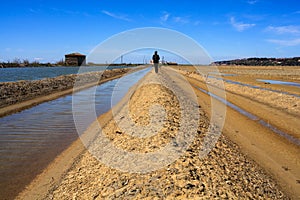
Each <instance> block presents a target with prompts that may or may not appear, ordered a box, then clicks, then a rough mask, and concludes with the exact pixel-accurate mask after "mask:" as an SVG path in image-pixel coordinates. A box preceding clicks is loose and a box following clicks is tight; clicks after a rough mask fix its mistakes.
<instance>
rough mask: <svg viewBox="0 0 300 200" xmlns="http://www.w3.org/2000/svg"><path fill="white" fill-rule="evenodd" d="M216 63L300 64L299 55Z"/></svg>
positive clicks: (218, 62) (249, 64)
mask: <svg viewBox="0 0 300 200" xmlns="http://www.w3.org/2000/svg"><path fill="white" fill-rule="evenodd" d="M214 64H216V65H245V66H300V57H294V58H244V59H235V60H227V61H217V62H214Z"/></svg>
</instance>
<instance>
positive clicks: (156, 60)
mask: <svg viewBox="0 0 300 200" xmlns="http://www.w3.org/2000/svg"><path fill="white" fill-rule="evenodd" d="M159 59H160V57H159V55H158V54H154V55H153V56H152V60H153V63H158V62H159Z"/></svg>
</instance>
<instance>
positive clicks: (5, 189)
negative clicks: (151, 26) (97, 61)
mask: <svg viewBox="0 0 300 200" xmlns="http://www.w3.org/2000/svg"><path fill="white" fill-rule="evenodd" d="M149 70H150V69H149V68H147V69H144V70H140V71H137V72H134V73H132V74H129V75H127V76H126V77H128V78H127V79H126V80H128V81H126V82H123V84H122V87H118V88H115V85H116V84H117V82H118V80H119V79H115V80H112V81H109V82H106V83H103V84H101V85H100V86H94V87H91V88H88V89H86V90H82V91H80V92H77V93H76V96H77V97H78V99H80V102H81V103H82V104H84V103H85V102H86V101H87V100H88V99H89V98H90V96H88V95H86V94H89V93H90V90H95V89H96V95H95V108H96V113H97V116H99V115H101V114H102V113H104V112H107V111H108V110H109V109H110V108H111V96H112V92H114V93H115V94H114V97H115V98H116V99H114V103H117V101H118V100H120V99H121V98H122V97H123V95H124V94H125V93H126V91H128V89H129V88H130V87H131V86H132V85H134V84H135V83H136V82H137V81H138V80H139V79H141V78H142V77H143V76H144V75H145V74H146V73H147V72H149ZM116 93H117V94H116ZM94 120H95V118H87V119H86V121H85V122H84V123H83V124H82V127H81V128H82V130H85V129H86V128H87V126H88V125H89V124H91V123H92V122H93V121H94ZM78 134H80V133H78ZM78 134H77V131H76V128H75V124H74V120H73V113H72V95H67V96H64V97H61V98H58V99H56V100H53V101H49V102H45V103H42V104H39V105H37V106H35V107H32V108H30V109H27V110H23V111H21V112H19V113H15V114H12V115H9V116H6V117H3V118H0V199H2V198H5V199H6V198H8V197H9V198H8V199H10V198H13V196H14V195H17V193H18V192H20V190H21V189H22V188H23V187H24V186H25V185H26V184H28V183H29V182H30V181H31V180H32V179H33V178H34V177H35V176H36V175H37V174H38V173H40V172H41V170H42V169H44V168H45V167H46V166H47V165H48V164H49V163H50V162H51V161H52V160H53V159H54V158H55V157H56V156H57V155H58V154H59V153H61V152H62V151H63V150H64V149H66V148H67V147H68V146H69V145H70V144H71V143H72V142H73V141H74V140H76V139H77V138H78Z"/></svg>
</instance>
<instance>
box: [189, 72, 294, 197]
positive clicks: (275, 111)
mask: <svg viewBox="0 0 300 200" xmlns="http://www.w3.org/2000/svg"><path fill="white" fill-rule="evenodd" d="M187 78H188V80H189V81H190V82H191V83H192V84H194V85H196V86H198V87H200V88H203V89H205V90H207V85H206V84H205V83H204V81H203V80H199V79H198V80H197V79H195V78H190V77H187ZM195 92H196V93H197V94H198V95H199V96H201V101H199V102H201V103H200V104H201V105H202V107H203V108H204V109H205V110H206V112H207V113H210V112H211V102H210V101H211V98H210V97H209V96H208V95H205V94H204V93H203V92H200V91H199V90H197V89H196V88H195ZM226 99H227V101H229V102H231V103H233V104H235V105H237V106H239V107H240V108H242V109H244V110H246V111H247V112H250V113H252V114H254V115H256V116H258V117H259V118H260V119H263V120H264V121H266V122H268V123H270V124H272V125H274V126H275V127H276V128H278V129H279V130H282V131H284V132H286V133H288V134H289V135H291V136H293V137H294V138H297V139H299V138H300V135H299V134H300V132H299V130H300V125H299V122H298V121H299V117H298V115H296V114H290V113H289V112H286V111H285V110H284V109H279V108H276V107H272V106H270V104H269V103H268V102H266V103H262V102H261V101H255V100H253V99H249V98H248V97H247V95H245V96H244V95H242V94H241V92H239V91H236V92H231V91H230V92H229V91H227V92H226ZM224 134H225V135H226V136H227V137H228V138H229V139H230V140H232V141H233V142H235V143H237V144H238V145H239V147H240V148H241V149H242V152H244V153H245V154H247V155H248V156H249V157H251V158H252V159H254V160H255V161H256V162H257V163H259V165H261V166H262V167H263V168H264V169H265V170H266V171H268V173H270V174H271V175H272V176H273V177H274V178H275V179H276V180H277V181H278V182H279V183H280V185H281V186H282V187H283V188H284V190H285V191H286V192H287V193H288V194H289V195H290V196H291V197H293V199H298V198H300V183H299V180H300V170H299V169H300V156H299V155H300V148H299V146H298V145H295V144H292V143H291V142H289V141H288V140H287V139H285V138H283V137H281V136H279V135H277V134H276V133H274V132H273V131H271V130H270V129H268V128H266V127H263V126H262V125H261V124H259V122H258V121H255V120H254V121H253V120H251V119H249V118H247V117H245V116H243V115H242V114H240V113H238V112H237V111H234V110H233V109H231V108H228V110H227V114H226V123H225V126H224Z"/></svg>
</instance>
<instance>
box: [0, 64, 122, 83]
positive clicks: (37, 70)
mask: <svg viewBox="0 0 300 200" xmlns="http://www.w3.org/2000/svg"><path fill="white" fill-rule="evenodd" d="M124 67H126V66H109V67H107V66H83V67H81V69H80V72H81V73H85V72H95V71H103V70H105V69H106V68H109V69H115V68H124ZM78 70H79V67H23V68H0V82H12V81H19V80H40V79H43V78H53V77H57V76H61V75H68V74H77V73H78Z"/></svg>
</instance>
